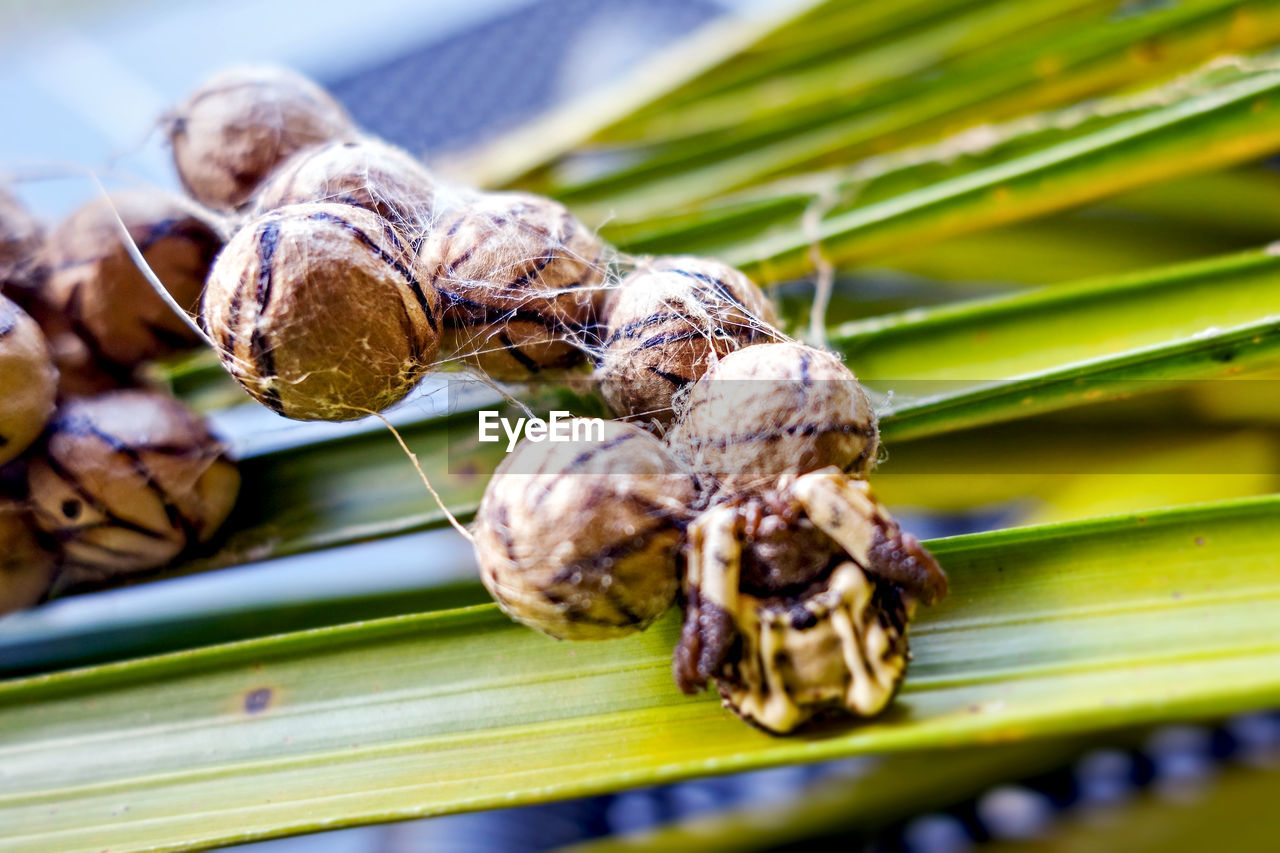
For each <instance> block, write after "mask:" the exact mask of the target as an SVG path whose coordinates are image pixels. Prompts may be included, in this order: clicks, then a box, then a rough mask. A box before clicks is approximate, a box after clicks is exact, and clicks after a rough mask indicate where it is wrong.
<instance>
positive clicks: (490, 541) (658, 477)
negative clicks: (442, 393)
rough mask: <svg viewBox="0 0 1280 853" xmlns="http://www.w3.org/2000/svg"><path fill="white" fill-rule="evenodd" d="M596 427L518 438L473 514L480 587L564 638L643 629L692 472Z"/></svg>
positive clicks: (660, 452)
mask: <svg viewBox="0 0 1280 853" xmlns="http://www.w3.org/2000/svg"><path fill="white" fill-rule="evenodd" d="M577 423H585V422H584V421H578V422H577ZM596 423H604V428H605V429H604V435H603V439H604V440H603V441H599V442H596V441H572V442H541V443H539V442H531V441H528V440H526V441H524V442H522V443H521V444H520V445H519V446H518V447H517V448H516V449H515V452H514V453H512V454H511V455H510V456H508V457H507V459H506V460H505V461H504V462H503V464H502V465H500V466H499V467H498V470H497V472H496V473H495V474H494V476H493V479H492V480H490V481H489V486H488V488H487V489H486V490H485V494H484V500H483V501H482V502H481V504H480V509H479V512H478V513H477V515H476V525H475V537H476V538H475V546H476V557H477V560H478V561H479V564H480V578H481V580H482V581H483V582H484V585H485V587H486V588H487V589H488V590H489V592H490V594H492V595H493V597H494V598H495V599H496V600H497V602H498V604H499V605H501V606H502V609H503V610H504V611H506V613H507V615H509V616H511V617H512V618H513V619H516V620H518V621H520V622H523V623H524V624H526V625H528V626H530V627H531V628H536V629H537V630H539V631H542V632H544V633H546V634H550V635H551V636H553V637H558V638H560V639H566V640H596V639H606V638H609V637H619V636H622V635H624V634H629V633H631V632H633V631H638V630H642V629H643V628H645V627H646V626H647V625H648V624H649V623H651V622H652V621H653V620H654V619H656V618H657V617H658V616H660V615H662V613H664V612H665V611H666V610H667V608H668V607H670V606H671V604H672V602H673V601H674V600H675V595H676V588H677V562H676V561H677V555H678V553H679V550H680V547H681V543H682V542H683V539H684V532H683V524H684V522H685V521H686V520H687V518H688V513H689V510H688V507H689V505H690V503H691V502H692V500H693V483H692V480H691V479H690V477H689V475H688V474H687V473H686V472H685V471H683V470H682V469H681V468H680V467H679V465H678V464H677V463H676V461H675V460H674V459H673V458H672V457H671V455H670V454H669V453H668V452H667V450H666V448H664V447H663V446H662V444H661V443H660V442H659V441H657V440H656V439H654V438H653V437H652V436H650V435H649V434H647V433H645V432H644V431H643V430H640V429H637V428H636V427H633V426H630V425H628V424H624V423H619V422H617V421H608V422H596ZM588 428H590V427H588ZM595 435H596V434H595V433H592V437H593V438H594V437H595Z"/></svg>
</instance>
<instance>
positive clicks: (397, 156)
mask: <svg viewBox="0 0 1280 853" xmlns="http://www.w3.org/2000/svg"><path fill="white" fill-rule="evenodd" d="M434 198H435V181H434V180H433V179H432V177H431V173H430V172H428V171H427V169H426V167H425V166H423V165H422V164H421V163H420V162H418V161H417V160H415V159H414V158H413V157H412V156H410V155H409V154H408V153H406V152H404V151H401V150H400V149H399V148H395V147H393V146H391V145H387V144H386V143H384V142H379V141H378V140H376V139H363V140H360V141H358V142H356V141H339V142H330V143H328V144H326V145H317V146H314V147H312V148H306V149H303V150H302V151H299V152H298V153H297V154H294V155H293V156H292V157H290V158H289V159H288V160H286V161H285V162H283V163H281V164H280V166H279V168H277V169H276V170H275V171H274V172H272V173H271V175H270V176H269V177H268V178H267V179H266V181H264V182H263V184H262V188H261V189H260V190H259V192H258V195H257V196H256V197H255V198H254V207H253V209H254V212H255V214H256V215H261V214H263V213H265V212H267V211H269V210H275V209H277V208H281V207H285V206H286V205H290V204H304V203H306V202H333V203H335V204H352V205H355V206H356V207H363V208H365V209H366V210H370V211H372V212H374V213H376V214H378V215H379V216H381V217H382V218H383V219H385V220H387V221H388V222H391V223H392V224H394V225H395V226H396V227H397V228H398V229H400V231H401V232H402V233H404V235H405V236H406V237H407V238H409V239H414V238H416V237H418V236H420V235H423V234H425V233H426V231H427V229H428V228H429V227H430V225H431V209H432V208H431V205H432V200H433V199H434Z"/></svg>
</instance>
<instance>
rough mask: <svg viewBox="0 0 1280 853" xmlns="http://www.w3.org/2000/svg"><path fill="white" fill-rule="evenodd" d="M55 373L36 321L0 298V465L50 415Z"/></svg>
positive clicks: (13, 455) (26, 443)
mask: <svg viewBox="0 0 1280 853" xmlns="http://www.w3.org/2000/svg"><path fill="white" fill-rule="evenodd" d="M57 387H58V371H57V370H56V369H55V368H54V366H53V362H52V360H51V357H50V355H49V347H48V344H47V343H46V341H45V338H44V335H43V334H42V333H41V332H40V327H39V326H37V325H36V321H35V320H33V319H31V317H30V316H29V315H28V314H27V313H26V312H25V311H23V310H22V309H21V308H19V307H18V306H17V305H16V304H14V303H13V302H12V301H10V300H9V299H7V298H5V297H3V296H0V465H3V464H5V463H6V462H9V461H10V460H13V459H16V458H17V457H18V455H19V454H21V453H22V452H23V451H24V450H26V449H27V447H28V446H30V445H31V443H32V442H33V441H35V440H36V438H37V437H38V436H39V435H40V431H41V430H43V429H44V425H45V423H46V422H47V421H48V420H49V416H50V415H52V414H53V406H54V395H55V394H56V392H57Z"/></svg>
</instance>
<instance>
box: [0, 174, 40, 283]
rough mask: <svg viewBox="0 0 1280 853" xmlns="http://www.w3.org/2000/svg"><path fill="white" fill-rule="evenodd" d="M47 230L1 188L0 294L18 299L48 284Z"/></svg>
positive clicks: (10, 194) (15, 198)
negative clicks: (45, 259) (44, 249)
mask: <svg viewBox="0 0 1280 853" xmlns="http://www.w3.org/2000/svg"><path fill="white" fill-rule="evenodd" d="M43 246H44V228H43V227H42V226H41V225H40V223H39V222H38V221H37V220H36V219H35V217H33V216H32V215H31V214H30V213H29V212H27V209H26V208H25V207H23V206H22V203H21V202H20V201H19V200H18V199H17V197H16V196H14V195H13V194H12V193H10V192H9V191H8V190H6V189H5V188H4V187H3V186H0V293H7V294H8V295H9V297H10V298H17V297H16V296H15V291H24V290H25V291H29V290H33V289H35V288H37V287H39V285H40V283H41V282H42V281H43V280H44V276H45V272H46V270H45V266H44V257H43V255H42V251H41V250H42V247H43Z"/></svg>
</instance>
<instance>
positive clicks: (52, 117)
mask: <svg viewBox="0 0 1280 853" xmlns="http://www.w3.org/2000/svg"><path fill="white" fill-rule="evenodd" d="M770 5H774V6H778V5H785V4H782V3H777V2H773V3H771V2H770V0H470V2H466V3H456V2H444V0H428V2H413V0H362V2H361V3H359V4H351V3H345V2H336V0H318V2H317V0H272V2H266V3H263V2H253V0H225V2H217V3H199V2H152V1H151V0H133V1H132V2H131V0H108V2H89V0H85V2H75V1H74V0H68V2H60V0H55V2H38V0H30V2H26V0H16V1H15V0H6V2H3V3H0V103H3V104H4V105H5V108H6V118H5V123H6V126H7V129H6V132H5V133H4V134H3V136H2V137H0V167H2V168H3V170H4V171H5V172H9V173H12V174H16V175H18V176H19V177H21V176H23V175H24V174H29V175H36V174H43V175H47V176H48V177H49V180H40V181H27V182H24V183H23V184H22V185H21V186H20V191H21V194H22V195H23V197H24V198H25V199H27V200H28V201H29V203H30V204H31V205H32V207H33V208H34V209H35V210H37V211H38V212H40V213H42V214H45V215H46V216H50V217H56V216H59V215H61V214H63V213H65V212H66V211H67V210H69V209H70V208H72V207H74V206H75V205H77V204H79V203H80V202H82V201H83V200H84V198H85V196H86V195H87V194H89V193H90V192H92V187H91V185H88V184H87V183H86V182H85V181H84V179H83V178H82V177H76V176H74V175H73V174H71V173H73V172H74V171H77V170H79V169H82V168H84V167H93V168H94V169H95V170H97V171H99V172H100V173H105V174H108V175H112V176H114V177H116V178H118V179H119V180H121V181H124V182H127V181H141V182H145V183H147V184H149V185H160V186H172V187H175V188H176V186H177V181H176V179H175V177H174V173H173V168H172V165H171V163H170V158H169V155H168V153H167V151H166V149H165V147H164V146H163V145H162V144H161V135H160V134H158V133H157V132H155V127H156V121H157V118H158V117H159V116H161V115H162V114H163V113H164V111H165V110H166V109H168V108H169V107H170V106H171V105H172V104H174V103H176V102H177V101H178V100H180V99H181V98H182V97H183V96H184V94H185V93H186V92H187V91H189V90H190V89H191V88H193V87H194V86H195V85H196V84H197V83H198V82H199V81H200V80H201V79H203V78H204V77H206V76H208V75H209V74H211V73H213V72H215V71H217V70H220V69H221V68H223V67H225V66H227V65H230V64H234V63H240V62H275V63H280V64H283V65H287V66H290V67H292V68H296V69H298V70H300V71H302V72H304V73H305V74H307V75H309V76H311V77H312V78H314V79H316V80H318V81H319V82H320V83H322V84H324V85H325V86H327V87H328V88H329V89H330V90H331V91H332V92H333V93H334V94H335V95H336V96H337V97H338V99H339V100H340V101H342V102H343V104H344V105H345V106H346V107H347V109H348V110H350V112H351V114H352V116H353V117H354V118H355V119H356V121H357V122H359V123H360V124H361V125H362V126H363V127H365V128H366V129H367V130H369V131H372V132H373V133H375V134H378V135H379V136H382V137H384V138H385V139H387V140H389V141H391V142H394V143H395V144H397V145H400V146H403V147H404V148H406V149H408V150H409V151H412V152H413V153H415V154H417V155H419V156H423V157H427V158H428V159H437V158H439V157H441V156H443V155H447V154H448V153H449V152H450V151H457V150H459V149H464V148H466V147H467V146H469V145H473V144H475V143H476V142H478V141H480V140H482V139H484V138H486V137H490V136H493V135H495V134H497V133H499V132H501V131H503V130H506V129H509V128H512V127H514V126H516V125H518V124H520V123H522V122H524V121H527V120H528V119H529V118H531V117H532V116H534V115H537V114H538V113H540V112H542V111H544V110H546V109H547V108H548V107H550V106H553V105H556V104H560V103H563V102H565V101H566V100H568V99H571V98H573V97H575V96H578V95H581V94H583V93H584V92H587V91H589V90H591V89H592V88H593V87H596V86H600V85H602V84H605V83H607V82H609V81H610V80H612V79H615V78H617V77H618V76H619V75H620V74H622V73H623V72H625V71H626V70H627V69H628V68H630V67H632V66H633V65H634V64H635V63H636V62H637V61H640V60H642V59H644V58H645V57H647V56H649V55H650V54H652V52H654V51H655V50H658V49H660V48H662V47H663V46H666V45H668V44H669V43H670V42H671V41H672V40H673V39H676V38H678V37H679V36H682V35H687V34H689V33H690V32H692V31H694V30H696V29H697V28H699V27H701V26H703V25H705V24H707V23H709V22H711V21H712V20H714V19H717V18H722V17H723V16H726V15H737V16H751V15H757V16H758V15H761V14H762V13H763V12H764V11H766V7H768V6H770ZM59 172H65V173H68V174H67V177H66V179H64V180H57V179H56V176H57V175H58V173H59Z"/></svg>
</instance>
